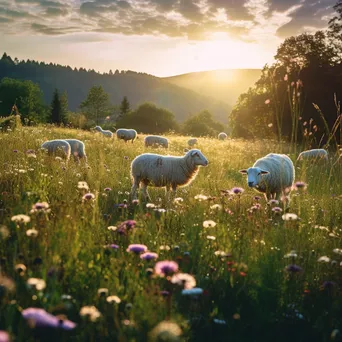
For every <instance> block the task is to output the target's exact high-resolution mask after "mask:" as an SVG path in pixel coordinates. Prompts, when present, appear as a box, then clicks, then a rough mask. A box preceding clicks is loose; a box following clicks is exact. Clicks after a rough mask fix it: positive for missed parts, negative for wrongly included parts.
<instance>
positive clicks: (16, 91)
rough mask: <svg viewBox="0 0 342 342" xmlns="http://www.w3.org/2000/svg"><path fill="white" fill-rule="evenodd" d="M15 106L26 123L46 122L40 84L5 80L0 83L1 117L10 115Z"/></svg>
mask: <svg viewBox="0 0 342 342" xmlns="http://www.w3.org/2000/svg"><path fill="white" fill-rule="evenodd" d="M14 104H16V106H17V108H18V110H19V112H20V114H21V118H22V119H23V120H24V121H28V122H44V121H45V120H46V108H45V106H44V104H43V93H42V91H41V90H40V88H39V86H38V84H35V83H33V82H31V81H20V80H16V79H11V78H7V77H5V78H3V79H2V80H1V82H0V113H1V114H0V115H1V116H7V115H9V114H10V113H11V110H12V107H13V105H14Z"/></svg>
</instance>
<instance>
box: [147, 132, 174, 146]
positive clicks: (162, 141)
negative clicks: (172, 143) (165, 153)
mask: <svg viewBox="0 0 342 342" xmlns="http://www.w3.org/2000/svg"><path fill="white" fill-rule="evenodd" d="M144 143H145V147H150V146H151V147H158V146H160V147H165V148H168V147H169V140H168V139H167V138H164V137H160V136H159V135H148V136H146V137H145V139H144Z"/></svg>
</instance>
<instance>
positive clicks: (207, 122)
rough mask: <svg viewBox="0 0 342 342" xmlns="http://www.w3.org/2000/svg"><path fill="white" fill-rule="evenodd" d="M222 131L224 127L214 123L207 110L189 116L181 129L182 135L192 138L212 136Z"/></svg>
mask: <svg viewBox="0 0 342 342" xmlns="http://www.w3.org/2000/svg"><path fill="white" fill-rule="evenodd" d="M223 130H224V125H222V124H221V123H220V122H217V121H215V120H214V119H213V116H212V114H211V113H210V112H209V111H207V110H204V111H202V112H200V113H198V114H196V115H192V116H190V117H189V118H188V119H187V120H186V121H185V122H184V123H183V127H182V132H183V133H185V134H189V135H193V136H214V135H216V134H217V133H219V132H221V131H223Z"/></svg>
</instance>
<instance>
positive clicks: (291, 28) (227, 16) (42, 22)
mask: <svg viewBox="0 0 342 342" xmlns="http://www.w3.org/2000/svg"><path fill="white" fill-rule="evenodd" d="M1 1H2V2H1V4H2V5H1V7H0V31H1V32H3V33H6V32H7V33H8V32H11V33H14V32H13V31H14V30H17V33H18V34H19V33H22V32H26V30H27V28H28V27H29V28H30V29H31V31H32V32H33V33H39V34H45V35H66V34H70V33H76V32H85V33H87V32H88V33H89V32H107V33H121V34H125V35H164V36H169V37H187V38H188V39H190V40H204V39H208V37H210V36H212V35H213V34H216V33H218V32H219V33H225V34H228V35H229V36H230V37H233V38H236V39H243V40H248V41H258V40H260V39H263V40H267V39H268V38H270V37H271V38H272V39H273V38H274V37H281V38H283V37H286V36H289V35H292V34H297V33H300V32H303V31H304V30H307V29H308V28H310V29H315V28H316V29H319V28H322V27H324V26H326V25H327V20H326V18H327V16H329V15H330V14H331V13H332V6H333V5H334V4H335V2H336V0H72V1H70V0H1ZM322 18H323V19H322ZM324 18H325V19H324ZM13 20H14V21H15V23H16V25H15V26H12V27H9V26H6V23H8V22H10V21H13ZM97 36H98V35H97ZM278 39H279V38H278Z"/></svg>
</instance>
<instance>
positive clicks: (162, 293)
mask: <svg viewBox="0 0 342 342" xmlns="http://www.w3.org/2000/svg"><path fill="white" fill-rule="evenodd" d="M160 294H161V295H162V296H163V297H168V296H169V295H170V292H169V291H166V290H163V291H160Z"/></svg>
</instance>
